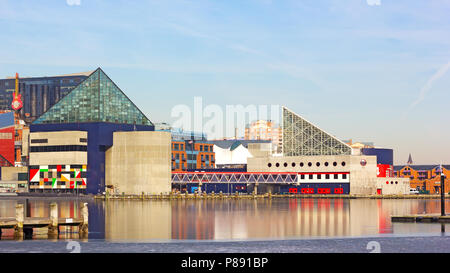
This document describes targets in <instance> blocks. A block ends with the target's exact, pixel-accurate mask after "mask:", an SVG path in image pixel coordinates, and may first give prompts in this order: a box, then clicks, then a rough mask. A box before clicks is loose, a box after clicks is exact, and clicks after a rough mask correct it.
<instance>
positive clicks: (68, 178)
mask: <svg viewBox="0 0 450 273" xmlns="http://www.w3.org/2000/svg"><path fill="white" fill-rule="evenodd" d="M86 172H87V165H49V166H47V165H46V166H43V165H41V166H30V189H86V185H87V179H86V176H87V173H86Z"/></svg>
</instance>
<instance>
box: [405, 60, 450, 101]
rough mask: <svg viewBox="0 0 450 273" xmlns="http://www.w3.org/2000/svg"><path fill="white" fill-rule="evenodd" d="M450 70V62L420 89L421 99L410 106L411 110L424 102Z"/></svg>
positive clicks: (418, 98)
mask: <svg viewBox="0 0 450 273" xmlns="http://www.w3.org/2000/svg"><path fill="white" fill-rule="evenodd" d="M449 68H450V62H448V63H447V64H445V65H444V66H442V67H441V68H440V69H439V70H438V71H437V72H436V73H435V74H434V75H433V76H431V78H430V79H429V80H428V81H427V83H426V84H425V85H424V86H423V87H422V89H420V93H419V97H417V99H416V100H415V101H414V102H413V103H411V105H410V106H409V108H410V109H412V108H414V107H415V106H416V105H417V104H419V103H420V102H422V101H423V100H424V99H425V96H426V95H427V93H428V92H429V91H430V89H431V87H433V83H434V82H435V81H437V80H439V79H440V78H441V77H442V76H444V75H445V73H447V71H448V69H449Z"/></svg>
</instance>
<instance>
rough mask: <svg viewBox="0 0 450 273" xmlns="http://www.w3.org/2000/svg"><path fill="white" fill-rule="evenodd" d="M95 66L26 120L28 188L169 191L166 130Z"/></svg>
mask: <svg viewBox="0 0 450 273" xmlns="http://www.w3.org/2000/svg"><path fill="white" fill-rule="evenodd" d="M152 131H154V125H153V123H152V122H151V121H150V120H149V119H148V118H147V117H146V116H145V115H144V114H143V113H142V112H141V111H140V110H139V109H138V108H137V107H136V105H134V103H133V102H132V101H131V100H130V99H129V98H128V97H127V96H126V95H125V94H124V93H123V92H122V90H120V88H119V87H118V86H117V85H116V84H115V83H114V82H113V81H112V80H111V79H110V78H109V77H108V76H107V75H106V74H105V73H104V72H103V70H102V69H100V68H98V69H97V70H95V71H94V72H92V73H91V74H90V75H89V77H88V78H86V79H85V80H84V81H82V82H80V83H79V84H78V85H77V86H76V87H75V88H74V89H73V90H72V91H71V92H70V93H69V94H67V95H66V96H65V97H63V98H62V99H61V100H59V101H58V102H57V103H56V104H55V105H53V106H52V107H50V108H49V109H48V110H47V111H46V112H45V113H44V114H42V115H41V116H40V117H39V118H37V119H36V120H35V121H34V122H33V123H32V124H31V125H30V166H29V175H30V176H29V178H30V182H29V183H30V184H29V189H30V191H38V192H45V191H63V192H64V191H69V192H74V191H77V192H83V193H89V194H99V193H102V192H104V191H105V190H106V189H107V188H108V189H112V190H113V191H114V192H115V193H118V192H126V193H133V194H141V193H142V192H146V193H152V194H155V193H160V192H168V191H170V134H169V133H165V132H152Z"/></svg>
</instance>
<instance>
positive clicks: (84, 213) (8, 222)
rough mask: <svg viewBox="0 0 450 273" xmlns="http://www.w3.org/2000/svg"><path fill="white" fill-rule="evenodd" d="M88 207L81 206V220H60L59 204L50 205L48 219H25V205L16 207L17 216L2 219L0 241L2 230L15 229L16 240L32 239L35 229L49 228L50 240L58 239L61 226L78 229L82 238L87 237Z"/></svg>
mask: <svg viewBox="0 0 450 273" xmlns="http://www.w3.org/2000/svg"><path fill="white" fill-rule="evenodd" d="M88 218H89V215H88V207H87V203H82V204H81V217H80V218H60V217H59V215H58V204H57V203H51V204H50V215H49V217H48V218H42V217H25V210H24V205H23V204H17V205H16V216H15V217H10V218H0V239H1V236H2V230H4V229H14V238H15V239H23V238H27V239H28V238H32V236H33V229H34V228H47V229H48V237H49V238H57V237H58V235H59V233H60V227H61V226H71V227H78V229H77V231H78V233H79V234H80V237H86V236H87V234H88V226H89V221H88Z"/></svg>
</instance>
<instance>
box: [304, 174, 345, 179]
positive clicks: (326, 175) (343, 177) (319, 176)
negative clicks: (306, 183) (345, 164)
mask: <svg viewBox="0 0 450 273" xmlns="http://www.w3.org/2000/svg"><path fill="white" fill-rule="evenodd" d="M314 176H315V179H322V177H324V178H325V179H331V178H330V177H331V174H328V173H327V174H308V175H306V174H301V175H300V179H301V180H305V179H314ZM341 177H342V179H347V174H346V173H343V174H342V175H341ZM333 179H339V174H337V173H335V174H333Z"/></svg>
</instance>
